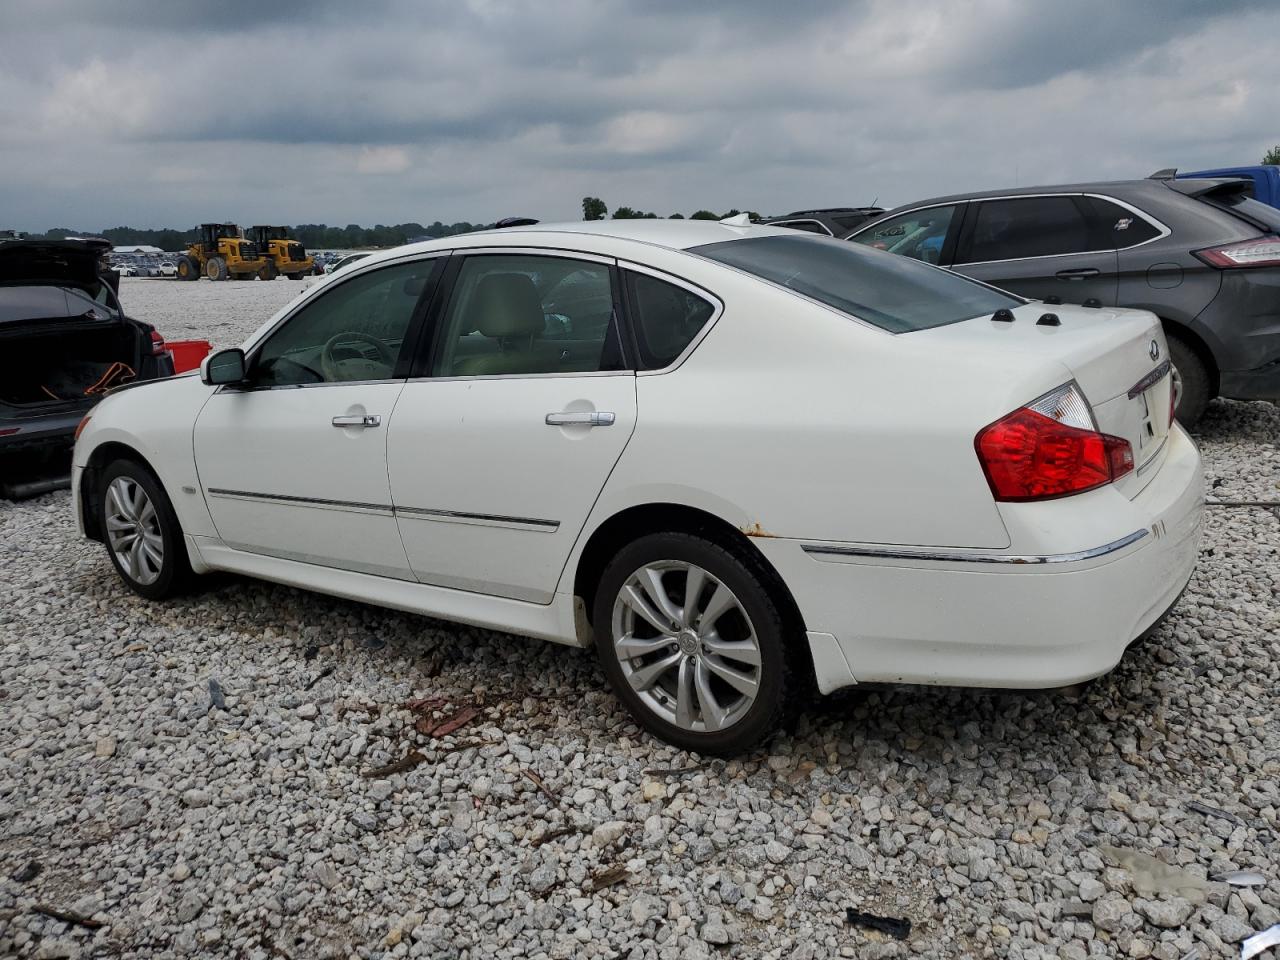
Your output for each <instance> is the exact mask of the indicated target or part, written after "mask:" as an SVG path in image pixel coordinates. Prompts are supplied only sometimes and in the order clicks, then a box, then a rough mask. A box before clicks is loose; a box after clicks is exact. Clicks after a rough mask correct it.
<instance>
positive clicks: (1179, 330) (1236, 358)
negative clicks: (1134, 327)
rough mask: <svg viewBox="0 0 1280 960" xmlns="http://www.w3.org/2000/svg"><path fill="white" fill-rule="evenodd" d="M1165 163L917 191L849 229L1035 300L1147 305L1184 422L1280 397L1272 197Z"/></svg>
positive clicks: (1277, 223) (1276, 220) (1279, 258)
mask: <svg viewBox="0 0 1280 960" xmlns="http://www.w3.org/2000/svg"><path fill="white" fill-rule="evenodd" d="M1173 173H1174V171H1172V170H1168V171H1161V172H1160V173H1157V174H1155V175H1154V176H1153V177H1152V178H1149V179H1147V180H1129V181H1121V182H1113V183H1084V184H1072V185H1069V186H1054V187H1019V188H1017V189H1013V190H996V191H989V192H986V193H972V194H965V195H957V196H951V197H938V198H936V199H933V200H923V201H921V202H919V203H913V204H909V205H907V206H904V207H899V208H897V209H895V210H890V211H889V212H888V213H887V214H885V215H884V216H883V217H880V218H879V219H877V220H874V221H872V222H870V223H868V224H864V225H863V226H861V227H859V228H858V229H856V230H855V231H854V232H853V233H852V234H851V235H850V237H849V239H850V240H851V241H853V242H855V243H862V244H867V245H869V246H873V247H877V248H879V249H882V250H888V251H890V252H892V253H898V254H903V255H905V256H909V257H914V258H915V259H917V260H924V261H926V262H928V263H933V264H937V265H939V266H943V267H948V268H950V269H953V270H955V271H957V272H958V273H963V274H965V275H966V276H970V277H973V278H975V279H977V280H982V281H985V282H986V283H990V284H992V285H993V286H997V287H1002V288H1004V289H1006V290H1010V291H1012V292H1014V293H1017V294H1021V295H1022V296H1024V297H1028V298H1031V299H1034V300H1045V301H1047V302H1049V303H1078V304H1084V305H1085V306H1099V307H1101V306H1119V307H1137V308H1141V309H1144V310H1150V311H1152V312H1153V313H1155V314H1156V315H1157V316H1159V317H1160V318H1161V319H1162V320H1163V322H1164V328H1165V334H1166V336H1167V337H1168V340H1169V352H1170V354H1171V359H1172V360H1173V364H1174V377H1175V385H1176V387H1177V390H1178V398H1179V399H1178V418H1179V419H1180V420H1181V421H1182V422H1183V423H1185V424H1191V423H1194V422H1195V421H1196V420H1197V419H1199V417H1200V415H1201V414H1202V413H1203V412H1204V409H1205V407H1206V405H1207V404H1208V403H1209V401H1210V400H1211V399H1213V398H1214V397H1217V396H1222V397H1229V398H1232V399H1237V400H1277V399H1280V210H1277V209H1275V208H1274V207H1269V206H1267V205H1265V204H1263V203H1259V202H1258V201H1256V200H1254V199H1252V197H1251V195H1250V185H1249V183H1248V181H1242V180H1175V179H1173Z"/></svg>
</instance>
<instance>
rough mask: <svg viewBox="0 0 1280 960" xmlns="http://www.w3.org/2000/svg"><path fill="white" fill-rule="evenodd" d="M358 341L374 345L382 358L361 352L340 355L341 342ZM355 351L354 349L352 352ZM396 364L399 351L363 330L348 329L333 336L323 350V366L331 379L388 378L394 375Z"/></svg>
mask: <svg viewBox="0 0 1280 960" xmlns="http://www.w3.org/2000/svg"><path fill="white" fill-rule="evenodd" d="M352 340H357V341H359V342H360V343H365V344H368V345H369V346H371V347H373V349H374V351H375V352H376V353H377V354H378V359H376V360H370V359H369V358H368V357H366V356H363V355H360V354H357V355H356V356H350V357H339V356H338V355H337V350H338V345H339V344H343V343H349V342H350V341H352ZM351 352H353V353H354V351H351ZM395 366H396V358H395V354H393V353H392V352H391V350H390V348H388V347H387V345H386V344H385V343H383V342H382V341H381V340H379V339H378V338H377V337H373V336H370V335H369V334H367V333H361V332H360V331H359V330H348V331H345V332H343V333H339V334H335V335H334V336H332V337H330V338H329V340H328V342H327V343H325V345H324V347H323V348H322V349H321V351H320V369H321V371H322V372H323V373H324V378H325V380H327V381H330V382H332V381H341V380H386V379H388V378H390V376H391V374H392V373H393V372H394V370H395Z"/></svg>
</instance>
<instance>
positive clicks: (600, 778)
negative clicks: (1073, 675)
mask: <svg viewBox="0 0 1280 960" xmlns="http://www.w3.org/2000/svg"><path fill="white" fill-rule="evenodd" d="M300 289H301V285H300V284H296V283H289V282H288V281H284V280H279V281H275V282H273V283H265V282H258V281H255V282H250V283H219V284H214V283H209V282H203V281H202V282H200V283H198V284H179V283H172V282H165V281H155V280H150V281H148V280H125V281H124V282H123V284H122V290H121V299H122V302H123V303H124V305H125V307H126V310H127V311H128V312H130V313H131V314H133V315H134V316H137V317H138V318H139V319H142V320H146V321H148V322H151V323H154V324H156V325H157V326H158V328H159V329H160V330H161V332H162V333H163V334H164V335H165V336H166V337H168V338H170V339H179V338H182V337H187V336H191V337H202V338H207V339H210V340H212V341H213V342H214V344H215V346H229V345H233V344H235V343H237V342H238V341H239V340H240V339H241V338H243V337H244V336H246V335H247V334H248V333H250V332H251V331H252V330H253V329H255V328H256V327H257V326H258V325H259V324H260V323H261V322H262V321H263V320H265V319H266V318H267V317H268V316H269V314H270V313H272V312H273V311H274V310H275V309H277V308H278V307H279V306H281V305H283V304H284V303H286V302H288V300H290V299H291V298H292V297H294V296H296V295H297V294H298V293H299V291H300ZM1196 439H1197V441H1198V442H1199V444H1200V446H1201V450H1202V453H1203V455H1204V458H1205V464H1206V470H1207V472H1208V482H1209V487H1210V496H1211V498H1212V499H1213V500H1217V501H1227V502H1237V503H1238V502H1244V501H1249V502H1274V501H1277V500H1280V448H1278V444H1280V408H1277V407H1275V406H1272V405H1267V404H1241V403H1225V402H1224V403H1217V404H1214V405H1213V406H1212V407H1211V409H1210V411H1209V413H1208V414H1207V415H1206V417H1205V419H1204V420H1203V421H1202V423H1201V424H1200V426H1199V427H1198V428H1197V433H1196ZM0 583H3V585H4V604H3V606H0V955H6V956H7V955H9V954H11V953H12V954H17V955H19V956H26V955H42V956H75V955H82V956H86V957H88V956H117V955H125V956H195V955H200V956H228V957H255V958H270V957H281V956H283V957H293V958H303V957H325V956H332V957H346V956H352V955H355V956H362V957H378V956H425V957H449V956H453V957H475V958H480V957H492V956H499V955H502V956H507V955H514V956H525V957H539V956H550V957H570V956H573V957H578V956H582V957H601V958H614V957H682V958H683V957H697V956H742V957H761V956H765V957H786V958H790V957H800V958H803V957H820V956H836V955H846V956H858V957H863V956H866V957H875V956H907V955H912V956H917V955H918V956H930V957H939V958H941V957H957V956H975V957H976V956H1000V957H1006V956H1007V957H1040V956H1046V955H1047V956H1062V957H1085V956H1087V955H1089V941H1090V940H1093V939H1094V938H1095V937H1096V938H1099V939H1098V940H1096V941H1095V942H1094V944H1093V946H1092V949H1093V951H1094V955H1101V956H1132V957H1143V956H1156V957H1160V958H1169V960H1178V958H1181V957H1182V956H1183V955H1184V954H1185V953H1186V952H1187V951H1188V950H1190V949H1191V948H1192V947H1193V946H1195V945H1196V944H1200V945H1201V950H1202V953H1203V954H1204V955H1205V956H1206V957H1213V956H1223V955H1226V948H1224V946H1223V943H1224V942H1234V941H1238V940H1239V939H1241V938H1242V937H1243V936H1246V935H1247V934H1248V933H1249V932H1251V931H1252V930H1256V929H1261V928H1264V927H1266V926H1268V925H1270V924H1272V923H1275V922H1277V921H1280V842H1278V838H1280V822H1277V816H1278V815H1277V808H1278V807H1280V786H1277V784H1278V783H1280V720H1278V718H1277V715H1276V706H1275V704H1276V691H1277V689H1280V509H1277V508H1268V507H1265V506H1214V507H1211V508H1210V509H1209V510H1208V512H1207V515H1206V525H1205V535H1204V541H1203V544H1202V553H1201V559H1200V564H1199V567H1198V569H1197V572H1196V574H1195V577H1194V579H1193V580H1192V581H1191V584H1190V586H1189V588H1188V590H1187V592H1186V594H1185V595H1184V597H1183V599H1182V601H1181V603H1180V604H1179V606H1178V608H1177V610H1176V611H1175V613H1174V615H1173V617H1172V618H1171V619H1170V620H1169V621H1167V622H1166V623H1165V625H1164V626H1162V627H1161V628H1160V630H1159V631H1158V632H1157V633H1156V634H1155V635H1154V636H1153V637H1152V638H1151V639H1150V640H1149V641H1148V642H1147V643H1145V644H1144V645H1142V646H1139V647H1136V648H1134V649H1133V650H1131V651H1130V652H1129V654H1128V655H1127V656H1126V657H1125V659H1124V660H1123V661H1122V663H1121V664H1120V666H1119V667H1118V668H1117V669H1116V670H1115V671H1114V672H1113V673H1112V674H1110V675H1108V676H1106V677H1103V678H1102V679H1100V680H1098V681H1096V682H1095V683H1093V684H1090V685H1088V686H1086V687H1085V688H1083V689H1082V690H1080V691H1077V692H1075V693H1073V694H1071V695H1067V694H1063V693H1035V694H1023V693H998V692H981V691H942V690H921V689H896V690H876V691H862V690H856V689H855V690H853V691H851V692H849V693H846V694H843V695H841V696H838V697H835V698H832V699H830V700H825V701H821V702H819V703H817V704H815V705H814V706H812V707H811V708H810V709H808V710H806V711H805V712H804V713H803V715H802V717H801V719H800V721H799V724H798V727H797V729H796V730H795V731H794V732H793V733H790V734H787V735H783V736H780V737H778V738H775V739H774V740H773V741H771V742H770V743H769V745H768V749H767V752H762V753H760V754H756V755H752V756H750V757H746V758H743V759H741V760H736V761H730V762H727V763H726V762H724V761H715V762H710V763H703V762H701V761H699V760H698V758H696V757H691V756H689V755H687V754H682V753H679V752H677V751H675V750H673V749H672V748H670V747H668V746H665V745H663V744H661V743H658V742H657V741H655V740H653V739H651V738H649V737H647V736H644V735H643V734H641V733H640V732H639V731H638V729H637V728H636V727H635V726H634V725H633V724H632V723H631V722H630V721H629V719H628V718H627V717H626V715H625V714H624V712H623V710H622V709H621V708H620V707H619V705H618V704H617V703H616V701H615V700H614V699H613V697H612V696H611V695H610V694H609V693H608V692H607V691H606V690H605V686H604V680H603V677H602V675H601V673H600V671H599V669H598V668H597V666H596V662H595V659H594V657H593V656H592V655H591V654H590V653H589V652H586V651H576V650H570V649H566V648H562V647H554V646H550V645H546V644H541V643H539V642H536V641H526V640H522V639H520V638H515V637H510V636H506V635H501V634H494V633H489V632H486V631H480V630H475V629H471V628H467V627H460V626H455V625H450V624H443V623H440V622H437V621H432V620H427V619H423V618H420V617H414V616H410V615H407V614H400V613H395V612H391V611H385V610H379V609H376V608H372V607H364V606H360V605H358V604H354V603H348V602H345V601H341V600H336V599H332V598H328V597H322V596H319V595H315V594H309V593H304V592H302V591H298V590H292V589H288V588H284V587H278V586H274V585H271V584H266V583H257V582H252V581H248V580H241V579H237V578H231V577H225V578H211V579H210V580H209V581H208V583H207V584H205V585H204V589H203V590H202V591H201V592H199V593H198V594H196V595H195V596H192V597H189V598H186V599H184V600H181V601H178V602H174V603H170V604H164V605H155V604H150V603H148V602H146V601H144V600H142V599H141V598H139V597H137V596H135V595H133V594H132V593H129V592H127V591H126V589H125V587H124V586H123V584H122V583H121V582H120V580H119V578H118V577H116V576H115V574H114V573H113V571H112V569H111V567H110V564H109V562H108V560H107V558H106V556H105V553H104V552H103V551H102V549H101V548H100V547H99V546H97V545H91V544H88V543H85V542H82V541H80V540H78V539H77V538H76V536H75V533H74V529H73V526H72V522H71V517H70V512H69V505H68V496H67V494H66V493H59V494H53V495H49V496H45V497H42V498H40V499H37V500H34V501H29V502H26V503H22V504H17V505H14V504H9V503H7V502H6V503H3V504H0ZM469 718H470V719H469ZM451 720H452V722H451ZM451 726H456V729H454V730H452V731H449V729H448V728H449V727H451ZM415 752H416V756H415ZM406 757H407V758H408V760H407V761H406V762H405V763H402V764H399V766H400V767H401V768H406V767H407V769H400V770H399V771H398V772H391V771H387V770H385V769H381V768H386V767H388V766H389V765H392V764H395V763H396V762H397V761H401V760H404V759H405V758H406ZM370 773H374V774H381V775H374V776H369V774H370ZM1205 805H1207V807H1206V806H1205ZM1208 808H1217V809H1218V810H1219V811H1220V812H1225V813H1226V814H1229V816H1217V815H1214V814H1213V813H1212V812H1209V813H1206V812H1205V811H1206V809H1208ZM1104 848H1121V849H1122V850H1136V851H1141V852H1144V853H1152V854H1158V856H1159V857H1160V858H1161V859H1163V860H1165V861H1166V862H1167V863H1170V864H1173V865H1177V866H1179V867H1181V868H1185V870H1186V871H1188V872H1189V873H1191V874H1194V875H1197V876H1198V877H1203V876H1204V875H1205V873H1206V872H1207V873H1210V874H1214V873H1217V872H1219V871H1222V870H1226V869H1232V868H1247V869H1253V870H1258V871H1260V872H1262V873H1263V874H1264V875H1265V876H1266V877H1267V878H1268V881H1269V882H1268V885H1267V886H1265V887H1262V888H1259V889H1256V890H1246V891H1230V890H1229V889H1228V888H1226V887H1225V886H1221V885H1216V884H1215V885H1212V886H1210V887H1209V889H1208V891H1207V896H1205V902H1203V903H1185V902H1184V901H1183V900H1181V899H1170V898H1169V896H1168V895H1166V894H1164V893H1162V892H1161V891H1160V890H1152V889H1150V888H1148V887H1146V886H1144V885H1143V883H1142V878H1143V876H1144V875H1145V874H1146V873H1148V872H1149V871H1147V870H1143V869H1141V868H1140V867H1134V865H1133V862H1132V860H1129V859H1128V858H1127V857H1123V856H1122V858H1121V860H1120V861H1119V862H1127V863H1128V864H1129V866H1130V867H1133V868H1134V870H1136V873H1135V872H1130V871H1129V870H1124V869H1117V868H1116V866H1115V864H1116V863H1117V862H1118V861H1117V859H1116V856H1115V854H1114V853H1110V852H1107V851H1106V850H1104ZM33 865H34V866H33ZM33 873H34V876H32V874H33ZM15 876H16V877H21V878H23V879H15ZM1184 879H1185V878H1184ZM1169 883H1170V881H1166V884H1165V885H1166V886H1167V885H1168V884H1169ZM1173 885H1174V886H1177V885H1178V884H1177V883H1176V882H1173ZM1194 898H1195V897H1194V896H1193V899H1194ZM36 907H41V908H52V909H53V910H55V911H60V912H62V913H64V914H68V913H70V914H76V915H79V916H81V917H90V918H92V919H93V920H94V921H97V922H100V923H101V924H102V926H101V927H100V928H98V929H90V928H89V927H87V926H85V925H83V924H68V923H67V922H65V921H64V920H59V919H56V918H53V917H50V916H48V915H47V914H45V913H41V912H39V911H37V910H36V909H35V908H36ZM847 907H855V908H857V909H858V910H861V911H865V912H869V913H874V914H879V915H882V916H888V917H899V918H905V919H909V920H910V921H911V924H912V928H911V933H910V936H909V940H908V941H907V942H905V943H904V942H900V941H896V940H893V939H890V938H888V937H886V936H885V935H883V934H879V933H875V932H868V931H866V930H864V929H862V928H859V927H853V926H850V925H848V923H847V922H846V914H845V911H846V908H847ZM1106 940H1109V941H1110V942H1106ZM1099 950H1100V952H1099ZM40 951H44V952H43V953H41V952H40Z"/></svg>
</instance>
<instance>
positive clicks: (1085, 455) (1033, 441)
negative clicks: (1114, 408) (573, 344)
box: [974, 384, 1133, 501]
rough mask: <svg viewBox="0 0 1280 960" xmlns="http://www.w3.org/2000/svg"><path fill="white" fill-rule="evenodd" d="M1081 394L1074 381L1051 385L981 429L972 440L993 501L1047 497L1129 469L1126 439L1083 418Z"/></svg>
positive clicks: (1083, 488) (1097, 484) (1097, 482)
mask: <svg viewBox="0 0 1280 960" xmlns="http://www.w3.org/2000/svg"><path fill="white" fill-rule="evenodd" d="M1086 410H1087V405H1086V404H1085V402H1084V398H1083V397H1082V396H1081V395H1080V393H1079V391H1077V390H1076V388H1075V387H1074V386H1073V385H1070V384H1068V385H1067V386H1066V387H1062V388H1059V389H1058V390H1055V391H1054V392H1053V393H1052V394H1049V395H1047V396H1046V397H1042V398H1041V399H1040V400H1037V401H1036V402H1035V403H1034V404H1029V405H1028V406H1025V407H1022V408H1021V409H1019V410H1015V411H1014V412H1013V413H1011V414H1009V415H1008V416H1007V417H1003V418H1001V419H999V420H997V421H996V422H995V423H993V424H991V425H990V426H988V427H985V428H983V429H982V430H981V431H980V432H979V433H978V436H977V437H976V438H975V439H974V447H975V448H976V449H977V451H978V460H979V462H981V464H982V469H983V472H985V473H986V475H987V482H988V483H989V484H990V485H991V493H992V494H993V495H994V496H995V498H996V500H1000V501H1020V500H1051V499H1053V498H1055V497H1066V496H1070V495H1072V494H1076V493H1084V492H1085V491H1086V490H1093V489H1094V488H1096V487H1101V486H1103V485H1105V484H1108V483H1112V482H1113V481H1115V480H1118V479H1119V478H1120V477H1123V476H1124V475H1125V474H1126V473H1128V472H1129V471H1130V470H1132V469H1133V448H1132V447H1131V446H1130V445H1129V441H1128V440H1124V439H1122V438H1121V437H1113V436H1111V435H1110V434H1106V433H1099V432H1098V431H1097V430H1094V429H1092V424H1091V423H1090V426H1089V427H1087V428H1086V427H1084V426H1077V425H1075V424H1073V423H1064V422H1063V419H1055V417H1062V418H1064V419H1074V420H1075V421H1076V422H1077V423H1080V422H1083V421H1082V418H1081V411H1086Z"/></svg>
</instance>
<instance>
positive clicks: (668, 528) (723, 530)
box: [573, 502, 813, 680]
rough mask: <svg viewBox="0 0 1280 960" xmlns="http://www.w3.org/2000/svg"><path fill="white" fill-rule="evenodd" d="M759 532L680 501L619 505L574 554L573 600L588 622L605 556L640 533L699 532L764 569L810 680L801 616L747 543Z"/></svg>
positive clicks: (809, 654)
mask: <svg viewBox="0 0 1280 960" xmlns="http://www.w3.org/2000/svg"><path fill="white" fill-rule="evenodd" d="M758 530H759V525H758V524H757V525H754V526H752V527H747V528H746V529H745V530H744V529H741V528H739V527H736V526H734V525H733V524H732V523H730V522H729V521H727V520H725V519H724V518H723V517H720V516H717V515H716V514H714V513H711V512H710V511H708V510H704V509H701V508H699V507H694V506H690V505H688V504H683V503H674V502H656V503H643V504H636V505H633V506H629V507H626V508H624V509H621V510H619V511H617V512H616V513H614V514H612V515H611V516H610V517H609V518H608V519H606V520H605V521H604V522H603V523H600V524H599V525H598V526H596V527H595V529H594V530H592V531H591V534H590V535H589V536H588V537H587V540H586V543H585V544H584V545H583V547H582V550H581V551H580V552H579V553H578V556H577V562H576V565H575V566H574V570H573V595H574V597H575V598H579V599H575V604H577V603H578V602H579V600H580V602H581V604H582V609H583V615H584V616H585V618H586V620H587V622H588V623H589V622H590V618H591V611H592V609H593V608H594V605H595V597H596V589H597V587H598V586H599V583H600V577H601V575H602V574H603V573H604V569H605V567H606V566H607V565H608V563H609V560H610V559H612V558H613V557H614V556H615V555H616V554H617V553H618V551H619V550H621V549H622V548H623V547H624V546H626V545H627V544H628V543H631V542H632V541H634V540H636V539H638V538H639V537H641V536H644V535H646V534H650V533H658V532H663V533H667V532H670V533H691V534H696V535H698V536H703V537H706V538H707V539H708V540H711V541H713V542H715V543H718V544H720V545H721V546H723V547H725V548H727V549H729V550H731V551H732V552H734V553H737V554H739V555H740V556H743V557H744V558H747V559H749V560H750V561H751V562H752V563H754V564H755V565H757V566H758V567H759V568H760V569H761V570H762V571H763V572H764V574H765V575H766V577H767V578H768V580H769V584H768V586H769V589H770V591H771V592H772V593H773V594H774V597H775V599H776V600H777V602H778V603H779V604H780V605H781V606H782V608H783V611H784V613H785V615H786V617H787V620H788V623H789V625H790V629H789V631H788V632H789V634H790V636H789V640H790V641H791V643H792V645H793V646H794V648H795V649H797V650H802V651H803V653H804V664H805V671H806V673H807V674H808V678H809V679H810V680H812V678H813V658H812V651H811V649H810V646H809V643H808V642H807V640H806V629H805V622H804V617H803V615H802V614H801V612H800V607H799V605H798V604H797V603H796V601H795V597H793V596H792V594H791V590H790V589H789V588H788V587H787V585H786V582H785V581H784V580H783V579H782V576H781V574H779V573H778V571H777V569H776V568H775V567H774V565H773V564H772V563H770V562H769V559H768V557H766V556H765V555H764V554H763V553H762V552H761V551H760V550H759V549H757V548H756V546H755V544H754V543H752V537H753V535H757V534H756V531H758Z"/></svg>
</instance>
